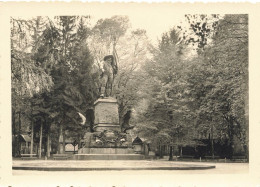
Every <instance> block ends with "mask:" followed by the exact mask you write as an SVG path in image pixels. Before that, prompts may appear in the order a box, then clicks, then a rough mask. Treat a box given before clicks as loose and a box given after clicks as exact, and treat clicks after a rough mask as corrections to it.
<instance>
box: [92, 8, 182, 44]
mask: <svg viewBox="0 0 260 187" xmlns="http://www.w3.org/2000/svg"><path fill="white" fill-rule="evenodd" d="M114 15H126V16H128V17H129V20H130V23H131V26H132V29H133V30H135V29H138V28H140V29H144V30H146V32H147V36H148V37H149V38H150V39H151V40H152V43H153V44H155V43H157V39H160V38H161V36H162V34H163V33H164V32H168V31H169V30H170V29H171V28H173V26H176V25H180V23H181V20H184V14H176V13H175V12H173V11H172V10H171V9H166V10H165V11H163V12H162V11H160V13H158V11H156V10H155V9H152V8H151V9H147V8H146V9H145V11H142V9H139V7H137V8H135V9H134V10H132V9H129V10H126V11H125V10H124V11H115V12H114V11H102V10H100V11H95V13H93V14H90V16H91V17H92V20H91V21H92V24H94V23H95V22H96V21H97V20H98V19H101V18H103V19H104V18H110V17H112V16H114Z"/></svg>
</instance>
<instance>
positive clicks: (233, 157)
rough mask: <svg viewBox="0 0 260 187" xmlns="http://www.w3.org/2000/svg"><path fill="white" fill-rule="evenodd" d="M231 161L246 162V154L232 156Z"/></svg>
mask: <svg viewBox="0 0 260 187" xmlns="http://www.w3.org/2000/svg"><path fill="white" fill-rule="evenodd" d="M231 160H232V161H242V162H246V160H247V159H246V156H232V159H231Z"/></svg>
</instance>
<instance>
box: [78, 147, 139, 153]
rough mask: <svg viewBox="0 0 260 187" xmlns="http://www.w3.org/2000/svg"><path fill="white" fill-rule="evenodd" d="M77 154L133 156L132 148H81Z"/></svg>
mask: <svg viewBox="0 0 260 187" xmlns="http://www.w3.org/2000/svg"><path fill="white" fill-rule="evenodd" d="M78 153H79V154H134V150H133V149H132V148H82V149H80V150H79V152H78Z"/></svg>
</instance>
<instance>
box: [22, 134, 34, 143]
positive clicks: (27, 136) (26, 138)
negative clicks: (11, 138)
mask: <svg viewBox="0 0 260 187" xmlns="http://www.w3.org/2000/svg"><path fill="white" fill-rule="evenodd" d="M20 135H21V137H22V138H23V139H24V141H26V142H31V137H30V136H29V135H27V134H20Z"/></svg>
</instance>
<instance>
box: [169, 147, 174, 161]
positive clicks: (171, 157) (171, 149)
mask: <svg viewBox="0 0 260 187" xmlns="http://www.w3.org/2000/svg"><path fill="white" fill-rule="evenodd" d="M172 152H173V148H172V145H171V146H170V154H169V161H172V160H173V154H172Z"/></svg>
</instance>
